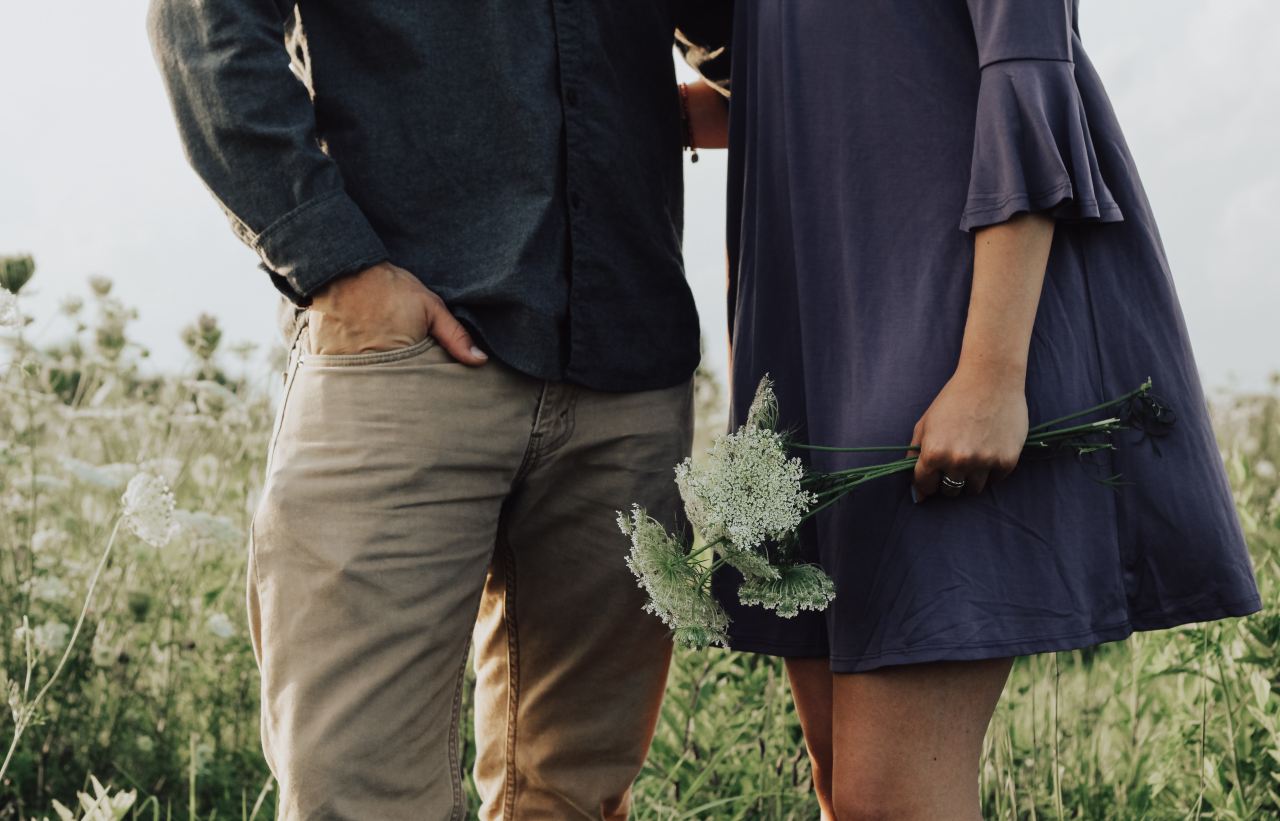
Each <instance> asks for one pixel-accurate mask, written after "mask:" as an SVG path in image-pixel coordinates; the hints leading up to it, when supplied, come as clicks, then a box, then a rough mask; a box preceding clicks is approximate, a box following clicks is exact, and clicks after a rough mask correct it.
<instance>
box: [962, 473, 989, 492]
mask: <svg viewBox="0 0 1280 821" xmlns="http://www.w3.org/2000/svg"><path fill="white" fill-rule="evenodd" d="M990 482H991V471H989V470H987V469H985V468H979V469H977V470H971V471H969V475H968V476H967V477H965V486H964V492H965V493H968V494H969V495H970V496H977V495H978V494H980V493H982V491H984V490H986V489H987V485H988V484H989V483H990Z"/></svg>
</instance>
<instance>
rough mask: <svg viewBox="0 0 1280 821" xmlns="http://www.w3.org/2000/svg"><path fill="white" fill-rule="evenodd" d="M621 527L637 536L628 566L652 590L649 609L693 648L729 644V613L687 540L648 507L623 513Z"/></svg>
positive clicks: (642, 584) (634, 539)
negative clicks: (708, 585) (705, 579)
mask: <svg viewBox="0 0 1280 821" xmlns="http://www.w3.org/2000/svg"><path fill="white" fill-rule="evenodd" d="M618 528H619V529H620V530H621V531H622V532H623V533H624V534H626V535H627V536H629V537H630V538H631V553H630V555H628V556H627V567H629V568H630V569H631V572H632V573H634V574H635V576H636V579H637V580H638V582H639V584H640V587H641V588H643V589H644V591H645V592H646V593H648V594H649V602H648V603H647V604H646V605H645V608H644V609H645V611H646V612H649V613H652V614H653V615H655V616H657V617H658V618H660V619H662V622H663V624H665V625H667V626H668V627H670V628H671V629H672V630H673V631H675V638H676V640H677V641H679V642H681V643H683V644H685V645H686V646H690V647H706V646H708V645H710V644H720V645H723V644H725V642H726V636H725V631H726V630H727V629H728V627H729V616H728V614H727V613H725V612H724V609H723V608H722V607H720V605H719V604H718V603H717V602H716V600H715V599H714V598H713V597H712V596H711V593H710V592H709V591H708V590H707V589H706V586H705V584H704V583H703V580H702V579H700V578H699V575H698V573H699V569H698V567H697V566H696V565H695V564H694V563H693V560H692V559H691V558H690V556H689V554H688V552H687V551H686V550H685V548H684V545H683V544H681V543H680V541H679V540H677V539H676V538H675V537H673V536H671V535H670V534H668V533H667V531H666V529H665V528H664V527H663V526H662V525H661V523H659V522H658V521H657V520H655V519H654V518H652V517H651V516H649V515H648V514H647V513H646V512H645V511H644V509H643V508H641V507H640V506H638V505H636V506H634V507H632V509H631V514H630V516H628V515H627V514H625V513H619V514H618Z"/></svg>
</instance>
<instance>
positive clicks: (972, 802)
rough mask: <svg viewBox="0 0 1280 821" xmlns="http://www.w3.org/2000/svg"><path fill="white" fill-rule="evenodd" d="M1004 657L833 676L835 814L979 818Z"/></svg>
mask: <svg viewBox="0 0 1280 821" xmlns="http://www.w3.org/2000/svg"><path fill="white" fill-rule="evenodd" d="M1012 662H1013V660H1012V659H1007V658H1005V659H989V660H984V661H965V662H934V663H930V664H911V665H903V666H900V667H888V668H884V669H881V670H875V671H872V672H868V673H855V674H839V675H835V676H833V679H834V681H833V686H832V696H833V699H832V706H833V710H832V722H831V733H832V736H831V738H832V750H833V753H834V769H833V771H832V797H833V799H834V805H835V816H836V818H837V819H839V821H861V819H893V820H894V821H918V820H919V821H923V820H924V819H928V820H929V821H937V819H948V821H969V820H970V819H972V821H981V818H982V815H981V812H980V807H979V796H978V768H979V765H980V759H981V756H982V740H983V737H984V736H985V735H986V731H987V725H988V724H989V723H990V721H991V715H992V713H993V712H994V711H995V707H996V703H997V702H998V701H999V700H1000V694H1001V692H1002V691H1003V690H1004V684H1005V680H1006V679H1007V678H1008V676H1009V669H1010V667H1011V666H1012ZM793 681H794V679H793ZM798 701H799V699H797V702H798ZM801 719H802V720H803V715H802V716H801ZM805 731H806V734H807V732H808V726H807V725H806V726H805Z"/></svg>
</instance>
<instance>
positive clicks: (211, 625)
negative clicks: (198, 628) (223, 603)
mask: <svg viewBox="0 0 1280 821" xmlns="http://www.w3.org/2000/svg"><path fill="white" fill-rule="evenodd" d="M204 626H205V627H206V628H207V629H208V630H209V632H210V633H212V634H213V635H215V636H217V637H218V638H220V639H229V638H231V637H232V636H234V635H235V634H236V628H235V625H233V624H232V623H231V619H229V618H227V614H226V613H210V614H209V618H207V619H205V623H204Z"/></svg>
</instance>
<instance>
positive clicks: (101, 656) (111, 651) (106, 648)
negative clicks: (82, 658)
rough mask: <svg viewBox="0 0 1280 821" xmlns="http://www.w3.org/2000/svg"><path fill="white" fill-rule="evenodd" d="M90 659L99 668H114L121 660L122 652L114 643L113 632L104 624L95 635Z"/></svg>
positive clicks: (90, 650)
mask: <svg viewBox="0 0 1280 821" xmlns="http://www.w3.org/2000/svg"><path fill="white" fill-rule="evenodd" d="M89 658H90V659H92V660H93V663H94V664H96V665H97V666H99V667H111V666H114V665H115V663H116V661H118V660H119V658H120V651H119V649H117V647H116V646H115V643H114V642H113V641H112V636H111V631H110V629H109V628H107V627H105V626H104V625H103V624H101V623H100V624H99V625H98V629H97V630H96V631H94V634H93V644H92V645H90V647H89Z"/></svg>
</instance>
